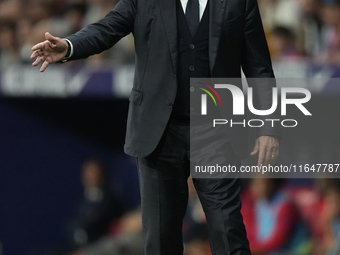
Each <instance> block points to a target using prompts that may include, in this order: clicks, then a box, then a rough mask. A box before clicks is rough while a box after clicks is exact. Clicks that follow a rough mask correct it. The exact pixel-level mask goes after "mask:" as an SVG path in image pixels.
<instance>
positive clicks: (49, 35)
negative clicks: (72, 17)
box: [45, 32, 59, 44]
mask: <svg viewBox="0 0 340 255" xmlns="http://www.w3.org/2000/svg"><path fill="white" fill-rule="evenodd" d="M45 38H46V40H48V41H50V42H51V43H53V44H57V42H58V40H59V38H58V37H54V36H53V35H51V34H50V33H49V32H46V33H45Z"/></svg>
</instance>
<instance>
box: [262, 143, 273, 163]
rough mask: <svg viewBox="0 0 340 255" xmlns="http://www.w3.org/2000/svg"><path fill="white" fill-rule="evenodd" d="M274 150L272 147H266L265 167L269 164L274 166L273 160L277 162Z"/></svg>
mask: <svg viewBox="0 0 340 255" xmlns="http://www.w3.org/2000/svg"><path fill="white" fill-rule="evenodd" d="M272 149H273V148H272V147H271V146H270V145H269V146H268V145H267V146H265V153H266V156H265V160H264V164H265V165H269V164H272V165H273V160H275V155H274V153H273V150H272ZM273 156H274V157H273Z"/></svg>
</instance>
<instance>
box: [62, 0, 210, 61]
mask: <svg viewBox="0 0 340 255" xmlns="http://www.w3.org/2000/svg"><path fill="white" fill-rule="evenodd" d="M162 1H164V0H162ZM198 2H199V5H200V20H201V19H202V16H203V13H204V10H205V7H206V6H207V3H208V0H198ZM181 4H182V7H183V11H184V13H185V9H186V8H187V4H188V0H181ZM65 40H67V39H65ZM67 41H68V42H69V44H70V46H71V52H70V56H69V57H68V58H70V57H72V55H73V44H72V43H71V42H70V41H69V40H67ZM62 61H63V60H62ZM63 62H64V61H63Z"/></svg>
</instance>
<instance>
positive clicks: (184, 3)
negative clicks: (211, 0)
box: [181, 0, 208, 20]
mask: <svg viewBox="0 0 340 255" xmlns="http://www.w3.org/2000/svg"><path fill="white" fill-rule="evenodd" d="M198 2H199V4H200V20H201V19H202V16H203V13H204V10H205V7H206V6H207V3H208V0H198ZM181 4H182V7H183V11H184V13H185V9H186V8H187V4H188V0H181Z"/></svg>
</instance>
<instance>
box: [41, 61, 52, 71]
mask: <svg viewBox="0 0 340 255" xmlns="http://www.w3.org/2000/svg"><path fill="white" fill-rule="evenodd" d="M49 65H50V63H48V62H47V60H45V62H44V63H43V64H42V65H41V68H40V72H44V71H45V70H46V68H47V67H48V66H49Z"/></svg>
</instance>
